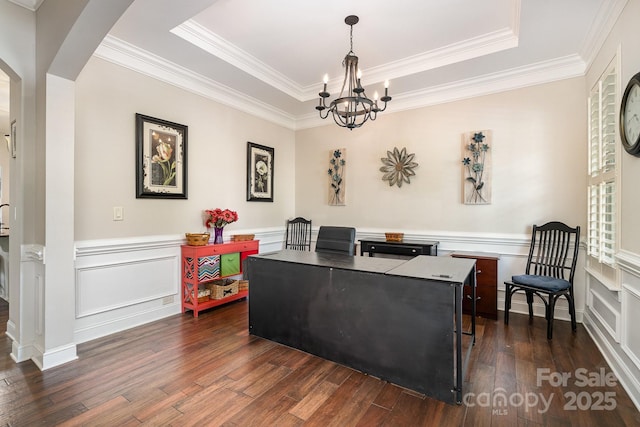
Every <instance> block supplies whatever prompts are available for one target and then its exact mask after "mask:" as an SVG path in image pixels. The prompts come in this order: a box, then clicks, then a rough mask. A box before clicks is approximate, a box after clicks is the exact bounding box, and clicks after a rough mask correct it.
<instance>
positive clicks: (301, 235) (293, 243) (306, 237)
mask: <svg viewBox="0 0 640 427" xmlns="http://www.w3.org/2000/svg"><path fill="white" fill-rule="evenodd" d="M284 248H285V249H293V250H296V251H310V250H311V220H310V219H304V218H302V217H300V216H299V217H297V218H294V219H290V220H287V233H286V235H285V239H284Z"/></svg>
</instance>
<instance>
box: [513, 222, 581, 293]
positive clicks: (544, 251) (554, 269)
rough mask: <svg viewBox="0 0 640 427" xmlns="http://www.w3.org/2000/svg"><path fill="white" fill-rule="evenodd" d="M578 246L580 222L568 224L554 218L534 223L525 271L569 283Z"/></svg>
mask: <svg viewBox="0 0 640 427" xmlns="http://www.w3.org/2000/svg"><path fill="white" fill-rule="evenodd" d="M579 246H580V226H577V227H575V228H571V227H569V226H568V225H566V224H564V223H562V222H558V221H552V222H548V223H546V224H544V225H540V226H537V225H534V226H533V233H532V234H531V247H530V249H529V257H528V259H527V270H526V274H536V275H540V276H551V277H555V278H557V279H564V280H567V281H569V283H571V284H573V275H574V273H575V270H576V262H577V260H578V249H579ZM567 276H568V277H567Z"/></svg>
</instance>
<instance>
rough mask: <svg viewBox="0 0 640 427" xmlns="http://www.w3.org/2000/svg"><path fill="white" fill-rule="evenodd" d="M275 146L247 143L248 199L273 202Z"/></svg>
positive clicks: (250, 200)
mask: <svg viewBox="0 0 640 427" xmlns="http://www.w3.org/2000/svg"><path fill="white" fill-rule="evenodd" d="M273 151H274V150H273V148H271V147H265V146H264V145H259V144H254V143H253V142H248V143H247V201H249V202H273V154H274V153H273Z"/></svg>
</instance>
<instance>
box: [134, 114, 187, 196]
mask: <svg viewBox="0 0 640 427" xmlns="http://www.w3.org/2000/svg"><path fill="white" fill-rule="evenodd" d="M136 198H138V199H143V198H152V199H186V198H187V126H185V125H180V124H178V123H172V122H168V121H166V120H162V119H156V118H154V117H149V116H145V115H142V114H136Z"/></svg>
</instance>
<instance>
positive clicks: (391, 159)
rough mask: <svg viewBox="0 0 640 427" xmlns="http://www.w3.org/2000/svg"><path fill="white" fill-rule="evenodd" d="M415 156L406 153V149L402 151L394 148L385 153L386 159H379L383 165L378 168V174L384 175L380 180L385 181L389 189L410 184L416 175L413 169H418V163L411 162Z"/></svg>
mask: <svg viewBox="0 0 640 427" xmlns="http://www.w3.org/2000/svg"><path fill="white" fill-rule="evenodd" d="M415 156H416V155H415V153H411V154H409V153H407V148H406V147H405V148H403V149H402V150H398V147H395V148H394V149H393V151H387V157H382V158H380V160H381V161H382V163H383V164H384V166H382V167H381V168H380V172H383V173H384V174H383V175H382V180H383V181H387V182H388V183H389V186H390V187H392V186H393V185H394V184H395V185H397V186H398V187H402V183H403V182H406V183H407V184H411V177H412V176H414V175H415V174H416V173H415V172H414V170H413V169H414V168H416V167H418V163H416V162H414V161H413V158H414V157H415Z"/></svg>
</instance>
